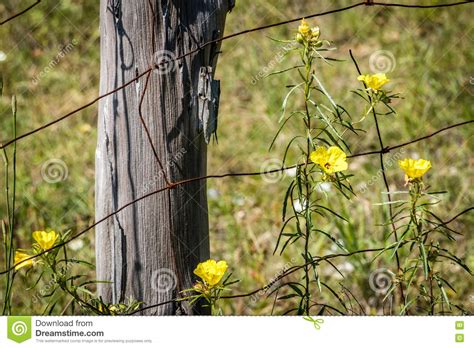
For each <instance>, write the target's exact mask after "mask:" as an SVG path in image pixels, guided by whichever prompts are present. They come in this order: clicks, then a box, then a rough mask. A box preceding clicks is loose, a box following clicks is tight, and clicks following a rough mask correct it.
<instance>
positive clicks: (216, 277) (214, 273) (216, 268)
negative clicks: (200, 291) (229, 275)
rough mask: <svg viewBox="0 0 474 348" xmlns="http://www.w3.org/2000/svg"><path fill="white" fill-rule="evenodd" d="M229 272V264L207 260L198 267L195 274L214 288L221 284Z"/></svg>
mask: <svg viewBox="0 0 474 348" xmlns="http://www.w3.org/2000/svg"><path fill="white" fill-rule="evenodd" d="M225 271H227V262H225V261H219V262H217V261H216V260H212V259H211V260H207V261H205V262H201V263H200V264H198V265H197V267H196V269H195V270H194V274H195V275H197V276H198V277H200V278H201V279H202V280H203V281H204V282H205V283H206V284H207V285H209V286H214V285H216V284H217V283H219V282H220V281H221V279H222V277H223V276H224V273H225Z"/></svg>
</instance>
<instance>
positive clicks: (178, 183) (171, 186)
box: [0, 120, 474, 275]
mask: <svg viewBox="0 0 474 348" xmlns="http://www.w3.org/2000/svg"><path fill="white" fill-rule="evenodd" d="M468 123H474V120H472V121H466V122H461V123H457V124H453V125H450V126H447V127H445V128H443V129H440V130H438V131H436V132H434V133H431V134H428V135H425V136H423V137H420V138H417V139H413V140H411V141H407V142H405V143H402V144H397V145H394V146H388V147H386V148H385V149H384V150H383V151H384V153H387V152H390V150H391V149H397V148H400V147H404V146H408V145H411V144H414V143H415V142H417V141H422V140H425V139H427V138H430V137H433V136H435V135H437V134H440V133H441V132H443V131H446V130H449V129H453V128H455V127H459V126H461V125H465V124H468ZM379 153H381V150H379V151H368V152H364V153H360V154H354V155H349V156H347V157H349V158H350V157H360V156H366V155H374V154H379ZM302 165H304V163H299V164H294V165H291V166H286V167H282V168H276V169H271V170H266V171H259V172H240V173H224V174H211V175H206V176H200V177H194V178H189V179H184V180H180V181H176V182H172V183H170V184H169V185H166V186H165V187H162V188H160V189H157V190H155V191H152V192H149V193H147V194H145V195H143V196H141V197H138V198H136V199H134V200H132V201H130V202H128V203H125V204H124V205H122V206H121V207H120V208H118V209H117V210H115V211H113V212H112V213H110V214H108V215H107V216H105V217H103V218H101V219H100V220H98V221H96V222H95V223H93V224H92V225H89V226H88V227H86V228H85V229H83V230H81V231H80V232H78V233H77V234H76V235H74V236H72V237H71V238H69V239H68V240H67V241H63V242H61V243H58V244H57V245H55V246H53V247H51V248H50V249H46V250H43V251H42V252H40V253H38V254H35V255H32V256H31V257H29V258H25V259H24V260H22V261H21V262H18V263H17V264H15V265H13V266H12V267H11V268H9V269H5V270H3V271H0V275H2V274H5V273H8V272H10V271H12V270H13V269H14V268H15V267H16V266H18V265H19V264H21V263H22V262H25V261H29V260H32V259H35V258H37V257H39V256H41V255H44V254H46V253H48V252H50V251H52V250H54V249H57V248H61V247H63V246H65V245H66V244H68V243H69V242H71V241H73V240H75V239H77V238H79V237H80V236H82V235H83V234H85V233H86V232H88V231H90V230H91V229H93V228H94V227H96V226H97V225H99V224H101V223H102V222H104V221H106V220H107V219H109V218H111V217H113V216H115V215H117V214H118V213H120V212H121V211H122V210H124V209H125V208H127V207H129V206H131V205H133V204H135V203H138V202H140V201H142V200H144V199H146V198H148V197H151V196H153V195H155V194H158V193H160V192H163V191H167V190H172V189H174V188H176V187H178V186H182V185H186V184H189V183H192V182H195V181H202V180H208V179H222V178H227V177H240V176H263V175H268V174H274V173H278V172H282V171H286V170H290V169H293V168H296V167H298V166H302ZM471 209H473V208H469V209H467V210H466V212H467V211H470V210H471ZM463 214H464V213H463ZM463 214H461V215H463ZM456 218H457V217H456ZM449 222H451V220H450V221H449Z"/></svg>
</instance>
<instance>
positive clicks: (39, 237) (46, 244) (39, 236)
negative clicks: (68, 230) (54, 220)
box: [33, 231, 59, 250]
mask: <svg viewBox="0 0 474 348" xmlns="http://www.w3.org/2000/svg"><path fill="white" fill-rule="evenodd" d="M58 237H59V236H58V234H57V233H56V232H54V231H51V232H45V231H35V232H33V238H34V240H35V241H36V242H37V243H38V245H39V246H40V247H41V249H43V250H47V249H50V248H51V247H52V246H53V245H54V243H56V240H57V239H58Z"/></svg>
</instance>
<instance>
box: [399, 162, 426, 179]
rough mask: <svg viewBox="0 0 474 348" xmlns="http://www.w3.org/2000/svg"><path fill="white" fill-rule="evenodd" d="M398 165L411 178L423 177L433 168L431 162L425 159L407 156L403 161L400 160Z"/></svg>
mask: <svg viewBox="0 0 474 348" xmlns="http://www.w3.org/2000/svg"><path fill="white" fill-rule="evenodd" d="M398 165H399V166H400V168H402V169H403V171H404V172H405V175H406V176H407V177H408V178H409V179H418V178H421V177H422V176H423V175H424V174H425V173H426V172H427V171H428V170H429V169H430V168H431V162H430V161H427V160H424V159H419V160H414V159H412V158H406V159H404V160H403V161H398Z"/></svg>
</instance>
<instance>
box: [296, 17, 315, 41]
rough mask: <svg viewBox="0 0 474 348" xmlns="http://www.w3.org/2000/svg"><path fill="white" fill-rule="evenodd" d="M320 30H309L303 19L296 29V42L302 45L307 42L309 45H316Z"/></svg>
mask: <svg viewBox="0 0 474 348" xmlns="http://www.w3.org/2000/svg"><path fill="white" fill-rule="evenodd" d="M319 34H320V30H319V27H317V26H316V27H313V28H311V27H310V26H309V25H308V22H306V21H305V20H304V19H303V20H302V21H301V24H300V26H299V27H298V33H297V34H296V42H299V43H301V44H302V43H304V42H305V41H308V42H309V43H310V44H317V43H318V39H319Z"/></svg>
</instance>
